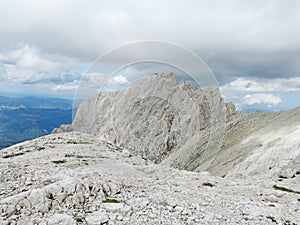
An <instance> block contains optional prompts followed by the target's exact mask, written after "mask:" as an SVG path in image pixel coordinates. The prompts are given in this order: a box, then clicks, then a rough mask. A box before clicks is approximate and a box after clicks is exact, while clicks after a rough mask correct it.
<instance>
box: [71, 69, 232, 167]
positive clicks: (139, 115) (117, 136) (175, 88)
mask: <svg viewBox="0 0 300 225" xmlns="http://www.w3.org/2000/svg"><path fill="white" fill-rule="evenodd" d="M226 110H227V109H226V107H225V104H224V100H223V98H222V97H221V95H220V92H219V89H218V88H217V87H208V88H204V89H201V88H198V87H193V86H191V85H190V84H187V83H185V82H183V81H182V82H180V83H179V84H178V83H177V80H176V77H175V75H174V74H173V73H170V74H168V75H164V74H158V73H154V74H152V75H150V76H149V77H147V78H146V79H143V80H140V81H138V82H136V83H135V84H133V85H132V86H130V87H129V88H127V89H124V90H121V91H118V92H115V93H107V94H102V93H100V94H98V95H97V96H93V97H91V98H89V99H86V100H85V101H84V102H82V104H81V105H80V107H79V109H78V112H77V114H76V117H75V119H74V122H73V127H74V130H75V131H80V132H84V133H89V134H94V135H97V136H99V137H100V138H103V139H105V140H106V141H109V142H111V143H113V144H116V145H118V146H121V147H125V148H127V149H129V150H130V151H131V152H132V153H134V154H137V155H140V156H142V157H144V158H147V159H151V160H154V161H155V162H161V161H162V160H163V159H166V158H167V157H168V156H170V155H171V154H172V153H173V152H175V151H178V150H179V149H180V148H181V147H183V146H184V145H185V144H186V143H187V142H188V140H189V139H191V138H193V139H195V136H197V137H198V138H200V137H202V140H206V143H208V141H209V140H208V139H209V138H212V136H213V135H212V134H211V133H210V132H211V131H212V129H214V130H216V127H218V126H220V127H222V124H223V123H224V122H225V119H226ZM231 111H232V109H231ZM231 111H230V112H231ZM231 113H233V112H231ZM207 136H209V138H208V137H207ZM205 137H206V138H205ZM197 143H198V142H197V141H196V142H195V143H194V145H195V146H197ZM198 144H199V143H198ZM195 146H194V147H195ZM205 146H207V145H206V144H205ZM202 150H203V149H202ZM190 157H192V156H191V155H189V156H188V157H187V159H186V162H184V163H183V164H182V165H185V164H186V163H188V161H190ZM171 164H174V162H173V160H172V163H171ZM195 166H196V165H195Z"/></svg>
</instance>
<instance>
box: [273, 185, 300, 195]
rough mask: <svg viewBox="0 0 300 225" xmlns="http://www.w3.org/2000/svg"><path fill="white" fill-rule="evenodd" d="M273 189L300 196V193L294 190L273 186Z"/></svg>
mask: <svg viewBox="0 0 300 225" xmlns="http://www.w3.org/2000/svg"><path fill="white" fill-rule="evenodd" d="M273 188H274V189H275V190H279V191H285V192H290V193H294V194H298V195H300V191H294V190H292V189H289V188H285V187H281V186H277V185H273Z"/></svg>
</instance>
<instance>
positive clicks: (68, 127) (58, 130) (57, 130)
mask: <svg viewBox="0 0 300 225" xmlns="http://www.w3.org/2000/svg"><path fill="white" fill-rule="evenodd" d="M72 131H73V126H72V124H62V125H60V127H59V128H54V129H53V131H52V134H59V133H66V132H72Z"/></svg>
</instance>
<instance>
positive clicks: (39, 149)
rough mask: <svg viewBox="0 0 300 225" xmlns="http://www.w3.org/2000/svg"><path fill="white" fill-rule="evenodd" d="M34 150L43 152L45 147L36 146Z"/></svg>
mask: <svg viewBox="0 0 300 225" xmlns="http://www.w3.org/2000/svg"><path fill="white" fill-rule="evenodd" d="M35 150H36V151H42V150H45V147H41V146H36V147H35Z"/></svg>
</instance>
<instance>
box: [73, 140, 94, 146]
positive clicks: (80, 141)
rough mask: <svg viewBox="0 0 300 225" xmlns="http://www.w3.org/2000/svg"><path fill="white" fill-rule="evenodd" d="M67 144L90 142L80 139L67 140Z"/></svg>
mask: <svg viewBox="0 0 300 225" xmlns="http://www.w3.org/2000/svg"><path fill="white" fill-rule="evenodd" d="M67 144H73V145H77V144H90V143H89V142H87V141H82V140H79V141H76V140H68V141H67Z"/></svg>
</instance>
